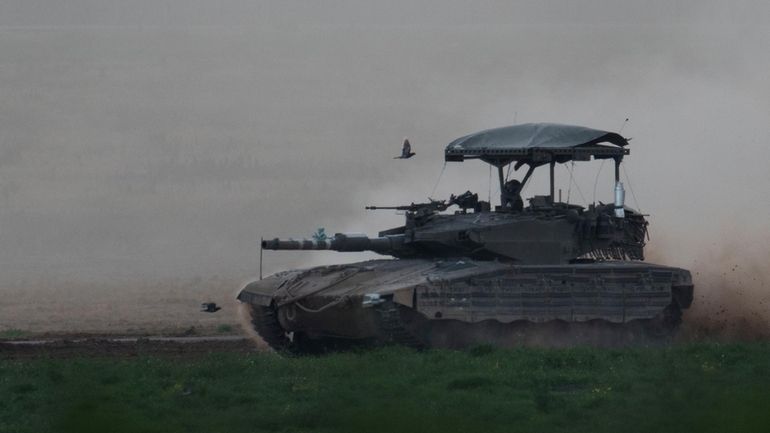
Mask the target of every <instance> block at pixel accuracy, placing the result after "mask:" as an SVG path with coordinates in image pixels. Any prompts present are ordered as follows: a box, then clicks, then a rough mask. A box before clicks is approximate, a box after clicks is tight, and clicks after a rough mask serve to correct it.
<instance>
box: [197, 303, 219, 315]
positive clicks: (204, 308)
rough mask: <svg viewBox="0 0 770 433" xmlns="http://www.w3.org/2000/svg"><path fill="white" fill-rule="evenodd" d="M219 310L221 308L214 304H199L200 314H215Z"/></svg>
mask: <svg viewBox="0 0 770 433" xmlns="http://www.w3.org/2000/svg"><path fill="white" fill-rule="evenodd" d="M221 309H222V307H220V306H218V305H217V304H216V302H204V303H202V304H201V312H202V313H216V312H217V311H219V310H221Z"/></svg>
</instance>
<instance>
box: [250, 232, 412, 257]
mask: <svg viewBox="0 0 770 433" xmlns="http://www.w3.org/2000/svg"><path fill="white" fill-rule="evenodd" d="M403 243H404V236H403V235H390V236H383V237H376V238H370V237H368V236H366V235H364V234H358V233H337V234H335V235H334V236H333V237H330V238H327V239H292V238H289V239H279V238H275V239H265V240H263V241H262V248H264V249H266V250H332V251H347V252H351V251H374V252H377V253H380V254H392V253H393V252H394V251H397V250H399V249H402V247H403Z"/></svg>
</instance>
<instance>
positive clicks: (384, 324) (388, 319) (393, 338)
mask: <svg viewBox="0 0 770 433" xmlns="http://www.w3.org/2000/svg"><path fill="white" fill-rule="evenodd" d="M401 308H403V307H400V306H399V305H398V304H396V303H395V302H392V301H387V302H384V303H382V304H380V305H378V306H377V307H376V309H375V311H377V313H378V316H379V326H380V331H381V333H382V336H383V340H384V341H383V342H384V343H385V344H397V345H400V346H406V347H410V348H412V349H424V348H425V343H424V342H423V341H421V340H420V339H419V338H417V336H415V335H414V334H413V333H412V332H411V331H409V329H407V327H406V324H405V323H404V321H403V318H402V314H401Z"/></svg>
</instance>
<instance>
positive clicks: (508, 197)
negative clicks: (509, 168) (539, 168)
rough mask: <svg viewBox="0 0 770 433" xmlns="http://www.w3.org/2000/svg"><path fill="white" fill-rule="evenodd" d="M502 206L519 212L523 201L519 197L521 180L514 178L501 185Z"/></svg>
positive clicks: (522, 206)
mask: <svg viewBox="0 0 770 433" xmlns="http://www.w3.org/2000/svg"><path fill="white" fill-rule="evenodd" d="M503 208H504V209H508V210H511V211H513V212H521V211H522V210H523V209H524V201H523V200H522V199H521V182H519V181H518V180H516V179H512V180H509V181H508V182H505V185H503Z"/></svg>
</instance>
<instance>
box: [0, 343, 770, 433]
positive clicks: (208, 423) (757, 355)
mask: <svg viewBox="0 0 770 433" xmlns="http://www.w3.org/2000/svg"><path fill="white" fill-rule="evenodd" d="M768 430H770V345H769V344H751V345H748V344H746V345H716V344H699V345H690V346H679V347H673V348H663V349H661V348H658V349H630V350H596V349H570V350H535V349H522V350H496V349H491V348H487V347H482V348H477V349H475V350H470V351H466V352H450V351H428V352H422V353H418V352H413V351H410V350H405V349H398V348H391V349H381V350H375V351H370V352H364V353H348V354H339V355H333V356H326V357H320V358H291V359H289V358H282V357H280V356H277V355H274V354H269V353H264V354H251V355H236V354H220V355H212V356H209V357H206V358H200V359H191V360H178V359H162V358H144V359H120V360H115V359H75V360H44V359H37V360H32V361H8V360H5V361H0V432H14V433H16V432H35V433H38V432H81V433H87V432H100V433H106V432H230V433H235V432H257V431H276V432H293V431H347V432H367V433H368V432H394V431H395V432H399V433H403V432H411V431H415V432H434V431H435V432H441V433H448V432H592V433H596V432H605V431H606V432H623V433H631V432H645V433H646V432H748V431H752V432H754V431H756V432H759V431H768Z"/></svg>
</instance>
